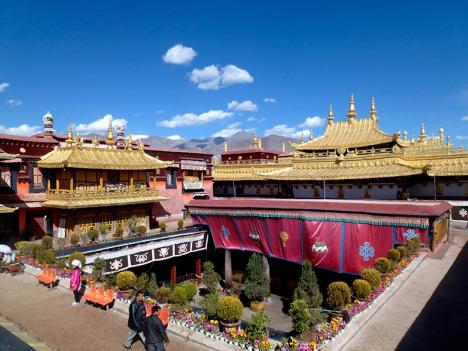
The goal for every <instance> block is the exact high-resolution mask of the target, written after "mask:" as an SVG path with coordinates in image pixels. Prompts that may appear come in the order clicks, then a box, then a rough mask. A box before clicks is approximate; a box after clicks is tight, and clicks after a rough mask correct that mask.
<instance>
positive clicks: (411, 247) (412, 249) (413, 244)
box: [408, 238, 421, 255]
mask: <svg viewBox="0 0 468 351" xmlns="http://www.w3.org/2000/svg"><path fill="white" fill-rule="evenodd" d="M420 245H421V240H420V239H419V238H413V239H410V240H408V252H409V254H410V255H412V254H415V253H417V252H418V251H419V249H420Z"/></svg>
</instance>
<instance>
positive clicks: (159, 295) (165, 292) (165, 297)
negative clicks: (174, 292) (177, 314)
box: [156, 286, 171, 303]
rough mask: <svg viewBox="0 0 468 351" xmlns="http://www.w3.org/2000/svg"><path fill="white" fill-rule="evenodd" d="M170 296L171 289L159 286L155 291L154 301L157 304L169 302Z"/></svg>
mask: <svg viewBox="0 0 468 351" xmlns="http://www.w3.org/2000/svg"><path fill="white" fill-rule="evenodd" d="M170 296H171V289H169V288H168V287H165V286H161V287H160V288H159V289H158V290H156V300H157V301H158V303H167V302H168V301H169V297H170Z"/></svg>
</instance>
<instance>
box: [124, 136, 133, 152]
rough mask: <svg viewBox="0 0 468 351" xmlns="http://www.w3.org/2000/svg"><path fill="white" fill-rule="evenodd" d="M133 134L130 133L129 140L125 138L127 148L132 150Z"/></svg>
mask: <svg viewBox="0 0 468 351" xmlns="http://www.w3.org/2000/svg"><path fill="white" fill-rule="evenodd" d="M132 143H133V141H132V135H131V134H129V135H128V138H127V140H125V149H126V150H131V149H132Z"/></svg>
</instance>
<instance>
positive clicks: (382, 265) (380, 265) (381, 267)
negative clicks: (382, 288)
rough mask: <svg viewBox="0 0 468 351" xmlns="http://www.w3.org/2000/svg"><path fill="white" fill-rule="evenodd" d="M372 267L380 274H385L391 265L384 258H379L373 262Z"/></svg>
mask: <svg viewBox="0 0 468 351" xmlns="http://www.w3.org/2000/svg"><path fill="white" fill-rule="evenodd" d="M374 267H375V269H377V270H378V271H379V272H380V273H381V274H386V273H388V271H389V270H390V269H391V268H392V263H391V262H390V260H389V259H388V258H386V257H379V258H377V259H376V260H375V262H374Z"/></svg>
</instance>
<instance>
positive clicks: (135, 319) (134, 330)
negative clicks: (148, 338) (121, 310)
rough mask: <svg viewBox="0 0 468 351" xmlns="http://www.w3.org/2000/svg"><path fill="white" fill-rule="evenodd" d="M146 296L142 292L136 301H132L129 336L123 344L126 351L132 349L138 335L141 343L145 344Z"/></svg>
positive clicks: (129, 314) (129, 312) (136, 297)
mask: <svg viewBox="0 0 468 351" xmlns="http://www.w3.org/2000/svg"><path fill="white" fill-rule="evenodd" d="M144 301H145V295H144V293H143V292H142V291H139V292H137V294H136V296H135V300H133V301H132V303H131V304H130V307H129V308H128V336H127V340H126V341H125V343H124V344H123V346H124V347H125V348H126V349H128V350H129V349H131V348H132V342H133V339H134V338H135V336H136V335H137V334H138V335H139V336H140V338H141V341H143V343H145V335H144V334H143V325H144V324H145V318H146V308H145V304H144Z"/></svg>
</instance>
